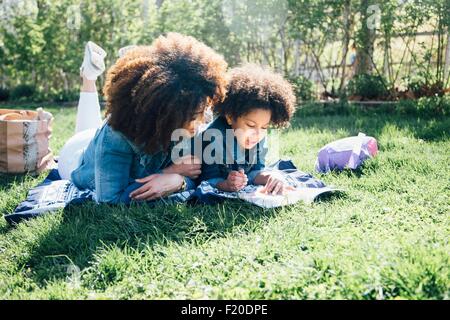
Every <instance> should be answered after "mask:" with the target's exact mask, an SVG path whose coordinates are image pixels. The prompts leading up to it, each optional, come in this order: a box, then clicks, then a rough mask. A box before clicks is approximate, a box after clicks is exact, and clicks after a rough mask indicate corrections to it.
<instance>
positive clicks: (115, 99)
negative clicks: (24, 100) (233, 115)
mask: <svg viewBox="0 0 450 320" xmlns="http://www.w3.org/2000/svg"><path fill="white" fill-rule="evenodd" d="M129 49H130V50H128V52H126V53H125V54H124V55H123V57H121V58H119V60H118V61H117V62H116V63H115V64H114V65H113V66H112V67H111V69H110V70H109V72H108V74H107V77H106V82H105V86H104V89H103V92H104V96H105V98H106V114H107V118H106V120H105V121H104V122H103V123H102V122H101V119H100V105H99V103H98V97H97V90H96V87H95V79H96V78H97V77H98V76H99V75H100V74H101V73H102V72H103V71H104V69H105V67H104V63H103V59H104V57H105V55H106V53H105V52H104V51H103V50H102V49H101V48H100V47H98V46H97V45H95V44H93V43H91V42H90V43H88V45H87V46H86V53H85V59H84V61H83V65H82V70H81V73H82V76H83V87H82V92H81V94H80V101H79V106H78V115H77V125H76V128H77V131H78V132H79V133H78V134H77V135H76V136H75V137H73V139H71V140H70V141H69V142H68V143H67V145H66V146H65V147H64V148H63V150H62V151H61V158H60V162H59V167H60V168H59V172H60V175H61V176H62V178H63V179H67V178H68V179H71V180H72V182H73V183H74V184H75V185H76V186H77V187H78V188H80V189H89V190H92V191H94V192H95V195H96V200H97V201H98V202H105V203H111V204H116V203H128V202H129V201H131V199H134V200H153V199H156V198H159V197H163V196H166V195H168V194H170V193H173V192H176V191H179V190H183V189H186V188H190V187H194V186H195V185H194V184H193V182H192V181H191V180H190V179H189V178H196V177H197V176H198V175H199V174H200V170H199V169H200V168H199V165H195V164H192V165H191V164H187V165H185V164H183V163H181V164H173V163H172V161H171V158H170V150H171V148H172V146H173V143H172V141H171V135H172V132H173V131H174V130H176V129H178V128H184V129H185V130H186V132H189V134H193V133H194V130H195V127H196V125H197V123H198V122H201V121H202V119H203V113H204V111H205V110H206V109H207V108H208V107H209V105H210V104H215V103H217V102H218V101H221V100H222V99H223V97H224V95H225V87H226V80H225V73H226V68H227V64H226V62H225V61H224V59H223V57H222V56H220V55H218V54H217V53H216V52H215V51H213V50H212V49H211V48H209V47H207V46H206V45H205V44H203V43H201V42H199V41H197V40H196V39H194V38H192V37H187V36H183V35H180V34H177V33H169V34H168V35H167V36H160V37H159V38H157V39H156V40H155V41H154V42H153V43H152V45H151V46H145V47H136V48H129ZM89 130H90V131H89ZM80 139H81V141H82V143H80V144H79V145H75V147H78V150H77V148H73V146H74V142H73V141H75V142H76V141H80ZM65 150H68V151H65ZM69 151H70V152H69ZM64 154H66V155H67V156H63V155H64ZM71 158H72V159H71ZM70 160H71V161H70ZM197 166H198V168H197Z"/></svg>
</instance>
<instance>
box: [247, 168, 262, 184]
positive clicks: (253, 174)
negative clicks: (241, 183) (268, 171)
mask: <svg viewBox="0 0 450 320" xmlns="http://www.w3.org/2000/svg"><path fill="white" fill-rule="evenodd" d="M263 171H264V168H261V169H253V170H251V171H250V172H248V173H247V178H248V184H255V178H256V177H257V176H258V175H259V174H260V173H261V172H263Z"/></svg>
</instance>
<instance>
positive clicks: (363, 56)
mask: <svg viewBox="0 0 450 320" xmlns="http://www.w3.org/2000/svg"><path fill="white" fill-rule="evenodd" d="M369 6H370V1H369V0H361V6H360V11H361V29H360V30H359V32H358V45H357V52H356V61H355V63H356V74H357V75H360V74H371V73H372V71H373V63H372V57H373V51H374V43H375V28H373V27H372V26H370V27H369V26H368V21H369V13H368V8H369Z"/></svg>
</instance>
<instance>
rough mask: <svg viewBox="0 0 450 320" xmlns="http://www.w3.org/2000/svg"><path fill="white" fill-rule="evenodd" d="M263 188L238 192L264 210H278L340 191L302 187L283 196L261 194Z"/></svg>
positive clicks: (329, 188)
mask: <svg viewBox="0 0 450 320" xmlns="http://www.w3.org/2000/svg"><path fill="white" fill-rule="evenodd" d="M252 187H253V186H252ZM262 188H263V187H262V186H259V187H256V188H255V190H253V191H250V190H244V191H243V192H238V198H239V199H242V200H245V201H247V202H250V203H253V204H255V205H257V206H260V207H263V208H276V207H282V206H286V205H291V204H294V203H297V202H299V201H303V202H305V203H311V202H313V201H314V199H316V198H317V197H318V196H319V195H321V194H325V193H329V192H333V191H339V190H337V189H335V188H333V187H322V188H310V187H300V188H297V189H295V190H292V191H287V192H286V193H285V194H283V195H270V194H266V193H263V192H261V189H262Z"/></svg>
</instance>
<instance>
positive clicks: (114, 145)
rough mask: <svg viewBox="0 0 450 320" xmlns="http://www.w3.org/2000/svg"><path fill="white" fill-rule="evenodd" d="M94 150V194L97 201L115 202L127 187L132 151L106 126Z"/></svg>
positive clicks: (116, 133)
mask: <svg viewBox="0 0 450 320" xmlns="http://www.w3.org/2000/svg"><path fill="white" fill-rule="evenodd" d="M108 129H109V130H106V131H105V132H104V135H103V137H102V138H103V139H101V141H99V143H98V144H97V146H96V150H95V168H94V170H95V194H96V199H97V201H98V202H105V203H110V204H117V203H120V202H121V199H123V198H124V197H123V194H124V193H125V192H126V189H127V187H128V186H129V185H130V184H132V183H133V182H134V181H133V179H132V178H131V177H130V172H131V165H132V161H133V156H134V151H133V149H132V148H131V146H130V145H129V143H128V142H127V141H126V140H125V138H124V137H123V136H122V135H121V134H119V133H118V132H115V131H113V130H112V129H111V128H108Z"/></svg>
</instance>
